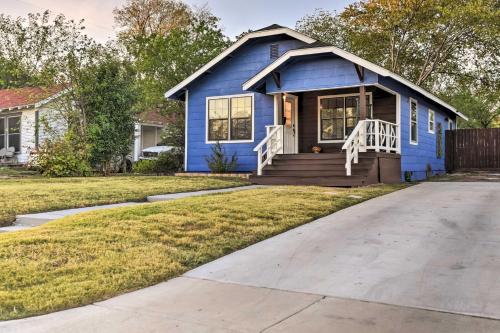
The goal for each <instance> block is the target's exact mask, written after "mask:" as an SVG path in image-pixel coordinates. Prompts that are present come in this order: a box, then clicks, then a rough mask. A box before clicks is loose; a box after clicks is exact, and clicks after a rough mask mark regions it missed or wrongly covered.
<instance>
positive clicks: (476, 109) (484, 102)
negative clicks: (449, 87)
mask: <svg viewBox="0 0 500 333" xmlns="http://www.w3.org/2000/svg"><path fill="white" fill-rule="evenodd" d="M447 99H448V100H449V101H450V103H451V104H452V105H454V106H455V107H456V108H457V110H458V111H459V112H461V113H463V114H465V115H466V116H467V117H468V118H469V121H461V122H460V127H467V128H488V127H500V123H499V122H500V92H499V91H498V90H497V91H494V90H490V89H474V88H470V87H469V86H461V87H460V88H459V89H458V90H456V91H453V93H452V94H451V95H450V96H448V97H447Z"/></svg>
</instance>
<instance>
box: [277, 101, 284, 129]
mask: <svg viewBox="0 0 500 333" xmlns="http://www.w3.org/2000/svg"><path fill="white" fill-rule="evenodd" d="M276 95H277V96H278V100H277V103H278V105H276V107H277V108H278V125H283V94H282V93H279V94H276Z"/></svg>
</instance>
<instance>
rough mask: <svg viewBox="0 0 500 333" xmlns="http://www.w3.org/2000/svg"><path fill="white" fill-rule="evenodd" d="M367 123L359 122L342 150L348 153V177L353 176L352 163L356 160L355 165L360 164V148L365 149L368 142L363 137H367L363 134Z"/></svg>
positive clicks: (346, 167)
mask: <svg viewBox="0 0 500 333" xmlns="http://www.w3.org/2000/svg"><path fill="white" fill-rule="evenodd" d="M365 122H366V120H360V121H359V122H358V124H357V125H356V127H354V130H353V131H352V133H351V134H350V135H349V137H348V138H347V140H346V142H345V143H344V145H343V146H342V150H345V151H346V163H345V169H346V174H347V175H348V176H350V175H351V174H352V170H351V162H352V161H353V160H354V163H358V156H359V151H360V148H361V150H363V149H364V148H363V147H362V146H363V144H364V143H365V142H366V140H363V137H364V136H365V135H364V134H363V133H362V132H364V129H365Z"/></svg>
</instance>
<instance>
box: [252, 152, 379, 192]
mask: <svg viewBox="0 0 500 333" xmlns="http://www.w3.org/2000/svg"><path fill="white" fill-rule="evenodd" d="M377 156H378V155H377V153H361V154H360V155H359V159H358V163H357V164H352V175H351V176H347V175H346V169H345V163H346V154H345V153H342V152H339V153H321V154H314V153H304V154H285V155H276V156H275V157H274V158H273V162H272V164H271V165H266V166H265V167H264V169H263V170H262V175H261V176H257V175H252V176H251V177H250V181H251V182H252V183H254V184H262V185H273V184H275V185H320V186H347V187H348V186H364V185H369V184H373V183H376V182H378V179H377V172H376V170H375V171H374V167H375V166H377V163H376V161H377Z"/></svg>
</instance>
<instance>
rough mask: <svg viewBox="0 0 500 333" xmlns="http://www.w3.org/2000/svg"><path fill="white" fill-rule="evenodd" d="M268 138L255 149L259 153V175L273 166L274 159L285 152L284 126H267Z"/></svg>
mask: <svg viewBox="0 0 500 333" xmlns="http://www.w3.org/2000/svg"><path fill="white" fill-rule="evenodd" d="M266 131H267V135H266V137H265V138H264V139H263V140H262V141H261V142H260V143H259V144H258V145H257V146H256V147H255V148H254V149H253V151H256V152H257V175H259V176H261V175H262V169H263V168H264V167H265V166H266V165H268V164H272V161H273V157H274V156H276V154H279V153H282V152H283V125H270V126H266Z"/></svg>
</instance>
